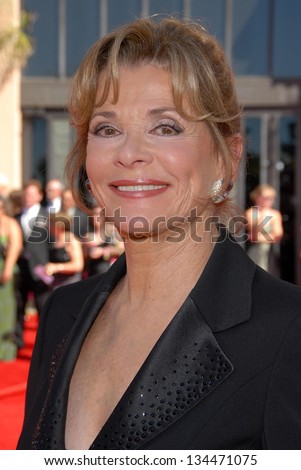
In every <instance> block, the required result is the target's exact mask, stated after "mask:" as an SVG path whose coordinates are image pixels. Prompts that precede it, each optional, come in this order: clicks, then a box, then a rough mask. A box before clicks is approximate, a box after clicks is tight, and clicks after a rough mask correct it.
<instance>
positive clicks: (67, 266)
mask: <svg viewBox="0 0 301 470" xmlns="http://www.w3.org/2000/svg"><path fill="white" fill-rule="evenodd" d="M71 228H72V218H71V217H70V216H68V215H67V214H65V213H64V212H59V213H58V214H51V215H50V219H49V229H50V237H51V243H50V247H49V262H48V263H47V264H46V265H45V267H44V268H45V273H46V274H47V275H48V276H50V277H51V278H52V279H51V282H50V288H51V289H52V290H53V289H55V288H57V287H60V286H63V285H66V284H71V283H73V282H75V281H79V280H80V279H81V277H82V271H83V269H84V257H83V250H82V245H81V242H80V241H79V240H78V239H77V238H76V237H75V235H74V234H73V233H72V230H71Z"/></svg>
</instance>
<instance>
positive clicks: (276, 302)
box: [252, 267, 301, 327]
mask: <svg viewBox="0 0 301 470" xmlns="http://www.w3.org/2000/svg"><path fill="white" fill-rule="evenodd" d="M252 298H253V302H252V303H253V310H254V311H258V312H259V313H260V315H261V317H264V316H270V317H271V318H270V320H271V324H274V325H275V326H276V324H277V325H278V326H279V325H280V324H281V325H282V327H283V326H284V324H286V325H288V324H289V323H290V322H291V321H292V320H294V319H295V318H296V319H297V318H300V319H301V287H299V286H296V285H294V284H292V283H290V282H286V281H284V280H282V279H279V278H277V277H275V276H272V275H271V274H269V273H267V272H266V271H264V270H263V269H261V268H259V267H257V268H256V271H255V275H254V279H253V285H252Z"/></svg>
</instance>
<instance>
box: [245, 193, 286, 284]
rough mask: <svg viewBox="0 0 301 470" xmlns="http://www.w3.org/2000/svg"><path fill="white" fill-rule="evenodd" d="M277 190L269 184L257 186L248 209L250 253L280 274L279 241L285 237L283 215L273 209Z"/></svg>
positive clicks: (254, 259)
mask: <svg viewBox="0 0 301 470" xmlns="http://www.w3.org/2000/svg"><path fill="white" fill-rule="evenodd" d="M276 195H277V194H276V190H275V189H274V188H273V187H272V186H270V185H269V184H261V185H259V186H256V188H255V189H253V191H252V192H251V193H250V199H251V201H252V202H253V206H252V207H250V208H249V209H247V210H246V218H247V221H248V224H247V233H248V235H249V246H248V249H247V251H248V255H249V256H250V258H251V259H252V260H253V261H254V263H256V264H258V266H260V267H261V268H263V269H265V270H266V271H269V272H270V273H271V274H274V275H279V274H280V266H279V242H280V241H281V239H282V237H283V226H282V217H281V214H280V212H279V211H278V210H276V209H273V205H274V203H275V199H276Z"/></svg>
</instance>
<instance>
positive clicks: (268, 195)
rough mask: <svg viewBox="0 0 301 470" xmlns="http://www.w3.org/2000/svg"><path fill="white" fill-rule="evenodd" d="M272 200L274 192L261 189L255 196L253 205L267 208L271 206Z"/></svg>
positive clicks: (273, 200)
mask: <svg viewBox="0 0 301 470" xmlns="http://www.w3.org/2000/svg"><path fill="white" fill-rule="evenodd" d="M274 202H275V194H274V193H272V192H270V191H263V192H262V193H260V194H259V195H258V196H257V198H256V200H255V205H257V206H258V207H261V208H264V209H269V208H271V207H273V205H274Z"/></svg>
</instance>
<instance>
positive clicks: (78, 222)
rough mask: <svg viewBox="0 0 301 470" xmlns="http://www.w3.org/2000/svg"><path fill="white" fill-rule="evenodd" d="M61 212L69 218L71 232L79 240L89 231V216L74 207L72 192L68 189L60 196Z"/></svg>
mask: <svg viewBox="0 0 301 470" xmlns="http://www.w3.org/2000/svg"><path fill="white" fill-rule="evenodd" d="M62 212H64V213H66V214H67V215H68V216H69V217H70V218H71V231H72V232H73V233H74V235H75V236H76V237H77V238H79V239H81V238H82V237H83V236H84V235H85V234H86V233H87V232H88V231H89V229H90V221H89V216H88V215H87V214H86V213H85V212H83V211H82V210H81V209H79V208H78V207H77V206H76V204H75V200H74V197H73V195H72V191H71V190H70V189H68V188H66V189H64V191H63V194H62Z"/></svg>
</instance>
